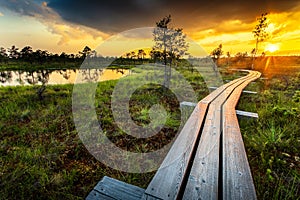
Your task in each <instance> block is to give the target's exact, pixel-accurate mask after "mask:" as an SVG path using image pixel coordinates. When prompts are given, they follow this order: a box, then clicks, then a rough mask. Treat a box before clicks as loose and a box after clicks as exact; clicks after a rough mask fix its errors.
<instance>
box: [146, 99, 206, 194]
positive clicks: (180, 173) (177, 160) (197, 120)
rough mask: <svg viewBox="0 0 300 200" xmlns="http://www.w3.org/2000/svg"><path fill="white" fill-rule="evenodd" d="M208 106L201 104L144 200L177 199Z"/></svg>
mask: <svg viewBox="0 0 300 200" xmlns="http://www.w3.org/2000/svg"><path fill="white" fill-rule="evenodd" d="M207 107H208V105H207V104H203V103H199V104H198V105H197V107H196V108H195V109H194V111H193V113H192V114H191V117H190V118H189V119H188V121H187V122H186V124H185V126H184V127H183V129H182V131H181V133H180V134H179V135H178V137H177V139H176V140H175V142H174V144H173V145H172V147H171V149H170V151H169V153H168V154H167V156H166V158H165V159H164V161H163V163H162V164H161V166H160V168H159V169H158V171H157V172H156V174H155V176H154V178H153V179H152V181H151V183H150V184H149V186H148V187H147V189H146V191H145V195H144V196H143V199H149V198H151V197H155V198H157V199H176V198H177V196H178V193H179V190H180V187H181V186H182V182H183V181H184V177H185V173H186V170H187V168H188V164H189V163H190V161H191V156H192V155H191V154H192V151H193V147H194V146H195V143H196V142H197V137H198V133H199V130H200V128H201V126H202V123H203V121H204V118H205V115H206V109H207Z"/></svg>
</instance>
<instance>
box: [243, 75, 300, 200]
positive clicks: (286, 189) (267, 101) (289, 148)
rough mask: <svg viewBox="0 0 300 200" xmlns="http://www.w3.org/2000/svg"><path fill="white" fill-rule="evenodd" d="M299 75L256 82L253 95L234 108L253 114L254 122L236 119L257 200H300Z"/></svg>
mask: <svg viewBox="0 0 300 200" xmlns="http://www.w3.org/2000/svg"><path fill="white" fill-rule="evenodd" d="M299 75H300V74H296V75H293V76H289V82H290V84H289V85H288V86H286V85H285V84H284V83H282V81H281V80H282V79H281V78H279V77H278V78H273V79H271V80H264V81H256V83H254V84H251V85H250V86H249V87H248V88H247V89H249V88H251V89H254V90H256V91H258V92H259V93H258V94H257V95H249V94H243V95H242V97H241V99H240V103H239V105H238V109H242V110H247V111H252V112H257V113H258V114H259V119H258V120H246V119H242V120H240V126H241V131H242V133H243V137H244V142H245V147H246V150H247V155H248V160H249V163H250V167H251V171H252V174H253V177H254V182H255V186H256V191H257V195H258V197H259V199H300V160H299V156H300V155H299V149H300V120H299V119H300V104H299V101H298V97H297V95H298V92H297V89H299V83H300V78H299Z"/></svg>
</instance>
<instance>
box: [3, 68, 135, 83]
mask: <svg viewBox="0 0 300 200" xmlns="http://www.w3.org/2000/svg"><path fill="white" fill-rule="evenodd" d="M129 74H130V70H126V69H80V70H75V69H74V70H72V69H66V70H38V71H3V72H0V86H18V85H45V84H50V85H57V84H72V83H74V82H75V80H76V79H77V80H76V82H77V83H86V82H100V81H106V80H114V79H119V78H121V77H123V76H127V75H129Z"/></svg>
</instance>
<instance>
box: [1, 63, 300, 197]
mask: <svg viewBox="0 0 300 200" xmlns="http://www.w3.org/2000/svg"><path fill="white" fill-rule="evenodd" d="M177 70H179V71H180V73H181V74H183V75H184V77H185V78H186V79H187V80H189V82H190V83H191V85H192V87H193V89H194V90H195V92H196V94H197V95H198V97H197V98H198V100H200V99H202V98H203V97H205V96H206V95H207V94H208V89H207V86H206V84H205V83H204V81H203V79H202V78H201V77H199V74H198V73H197V72H195V71H194V72H191V71H189V70H185V69H182V68H179V69H177ZM133 73H141V74H142V73H143V72H142V70H139V69H137V70H136V71H135V69H133ZM221 73H222V76H223V78H224V80H230V79H234V78H236V77H238V76H240V75H242V74H235V72H233V71H230V70H228V69H227V68H221ZM136 81H139V79H137V80H136ZM282 81H284V80H283V79H281V78H280V77H279V78H278V79H276V80H275V79H269V80H258V81H256V83H254V84H250V85H249V86H248V88H247V90H254V91H257V92H259V93H258V94H257V95H253V94H243V95H242V97H241V99H240V103H239V105H238V109H240V110H245V111H252V112H258V114H259V119H258V120H247V119H241V120H240V126H241V130H242V134H243V138H244V142H245V147H246V150H247V155H248V160H249V163H250V167H251V170H252V174H253V178H254V182H255V187H256V191H257V195H258V198H259V199H299V196H300V191H299V188H300V175H299V174H300V169H299V166H300V159H299V149H300V145H299V144H300V136H299V133H300V130H299V127H300V124H299V117H300V114H299V111H300V107H299V88H300V87H299V86H300V84H299V83H300V76H299V74H297V75H296V74H294V75H292V76H290V77H289V85H288V86H287V87H286V85H284V84H282V85H281V84H280V83H281V82H282ZM116 83H117V81H105V82H101V83H99V84H98V87H97V90H96V96H95V98H96V100H95V107H96V113H97V115H98V116H99V119H98V120H99V122H100V123H101V125H102V126H103V127H102V128H103V129H104V132H105V133H106V134H107V136H108V137H109V139H110V140H111V141H112V142H114V143H115V144H116V145H117V146H118V147H120V148H123V149H126V150H130V151H133V152H148V151H152V150H156V149H159V148H161V147H162V146H164V145H165V144H168V143H169V142H170V141H171V140H172V139H173V138H174V135H175V134H176V133H177V131H178V130H179V129H180V115H181V113H180V109H179V102H178V101H177V100H176V98H175V97H174V95H173V94H172V93H171V92H170V91H167V92H166V90H164V89H163V88H162V87H160V86H158V85H146V86H144V87H141V88H139V89H138V90H137V91H135V93H134V95H133V96H132V98H131V99H130V102H129V104H130V113H131V117H132V119H133V121H134V122H135V123H137V124H139V125H142V126H146V125H148V124H149V123H150V122H151V112H150V111H151V107H152V106H153V105H155V104H161V105H163V106H164V108H165V110H166V112H167V114H166V115H165V116H163V117H166V124H165V126H164V127H163V128H162V130H161V131H160V132H159V133H158V134H157V135H155V136H154V137H150V138H149V139H137V138H134V137H132V136H130V135H128V134H126V133H124V132H123V131H122V130H120V129H119V128H118V127H117V126H116V123H115V121H114V119H113V114H112V111H111V97H112V93H113V89H114V87H115V85H116ZM278 83H279V84H278ZM131 86H132V85H131V83H128V85H127V87H131ZM72 89H73V86H72V85H57V86H47V89H46V91H45V94H44V99H43V100H42V101H41V100H39V99H38V97H37V95H36V93H35V88H34V87H30V86H28V87H25V86H23V87H1V88H0V116H1V118H0V133H1V135H0V136H1V141H0V147H1V148H0V186H1V189H0V193H1V195H0V199H84V198H85V197H86V195H87V194H88V193H89V192H90V191H91V190H92V188H93V187H94V186H95V185H96V183H97V182H98V181H99V180H100V179H101V178H102V177H103V176H110V177H112V178H116V179H119V180H121V181H125V182H127V183H130V184H133V185H137V186H139V187H143V188H146V187H147V185H148V184H149V182H150V181H151V179H152V177H153V175H154V174H155V172H151V173H145V174H133V173H124V172H120V171H116V170H113V169H111V168H109V167H107V166H105V165H103V164H102V163H100V162H99V161H97V160H96V159H95V158H94V157H93V156H92V155H90V154H89V152H88V151H87V150H86V149H85V147H84V145H83V144H82V142H81V141H80V139H79V137H78V135H77V132H76V130H75V126H74V122H73V116H72ZM166 99H167V100H166Z"/></svg>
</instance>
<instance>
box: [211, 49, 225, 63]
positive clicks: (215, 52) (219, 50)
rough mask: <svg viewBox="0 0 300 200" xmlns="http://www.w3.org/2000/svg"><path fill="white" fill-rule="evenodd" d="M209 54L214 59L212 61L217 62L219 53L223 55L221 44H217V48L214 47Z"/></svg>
mask: <svg viewBox="0 0 300 200" xmlns="http://www.w3.org/2000/svg"><path fill="white" fill-rule="evenodd" d="M210 55H211V56H212V59H213V60H214V62H215V63H216V64H217V63H218V60H219V58H220V57H221V55H223V50H222V44H219V46H218V47H217V48H215V49H214V50H213V51H212V52H211V53H210Z"/></svg>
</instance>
